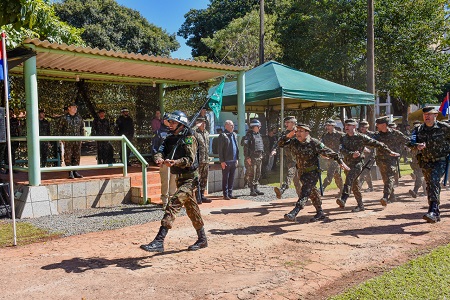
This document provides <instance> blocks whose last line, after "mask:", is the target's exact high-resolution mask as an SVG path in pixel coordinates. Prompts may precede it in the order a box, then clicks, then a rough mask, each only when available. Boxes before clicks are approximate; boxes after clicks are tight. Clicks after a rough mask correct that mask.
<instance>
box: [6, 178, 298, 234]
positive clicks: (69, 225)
mask: <svg viewBox="0 0 450 300" xmlns="http://www.w3.org/2000/svg"><path fill="white" fill-rule="evenodd" d="M259 190H260V191H262V192H264V195H260V196H257V197H253V196H250V195H249V194H250V190H249V189H239V190H235V191H234V196H236V197H238V198H239V199H244V200H251V201H257V202H269V201H273V200H276V196H275V193H274V191H273V187H272V186H268V185H260V186H259ZM210 195H213V196H222V192H217V193H212V194H210ZM294 197H297V195H296V193H295V189H293V188H292V189H288V190H287V191H286V192H285V193H284V195H283V198H294ZM163 215H164V212H163V210H162V209H161V205H157V204H148V205H137V204H122V205H119V206H115V207H108V208H89V209H83V210H76V211H74V212H72V213H64V214H59V215H55V216H44V217H39V218H33V219H21V220H17V222H25V223H29V224H32V225H33V226H35V227H38V228H41V229H44V230H48V231H50V232H52V233H58V234H61V235H62V236H71V235H78V234H84V233H88V232H96V231H104V230H112V229H118V228H123V227H126V226H132V225H140V224H145V223H148V222H152V221H159V220H161V218H162V217H163ZM184 215H186V211H185V210H184V208H183V209H182V210H181V212H180V216H184ZM8 221H11V220H9V219H8Z"/></svg>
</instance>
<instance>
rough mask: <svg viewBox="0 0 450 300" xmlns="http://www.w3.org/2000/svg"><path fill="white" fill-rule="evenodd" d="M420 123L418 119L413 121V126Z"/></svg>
mask: <svg viewBox="0 0 450 300" xmlns="http://www.w3.org/2000/svg"><path fill="white" fill-rule="evenodd" d="M420 124H422V122H420V121H414V122H413V126H419V125H420Z"/></svg>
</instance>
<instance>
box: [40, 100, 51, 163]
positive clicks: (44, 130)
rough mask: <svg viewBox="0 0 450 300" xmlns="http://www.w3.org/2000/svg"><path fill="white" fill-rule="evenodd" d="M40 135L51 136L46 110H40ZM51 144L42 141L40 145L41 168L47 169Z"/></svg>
mask: <svg viewBox="0 0 450 300" xmlns="http://www.w3.org/2000/svg"><path fill="white" fill-rule="evenodd" d="M39 135H40V136H49V135H50V122H49V121H47V120H46V119H45V110H43V109H40V110H39ZM49 146H50V143H49V142H48V141H42V142H40V145H39V151H40V152H41V167H46V165H47V157H48V148H49Z"/></svg>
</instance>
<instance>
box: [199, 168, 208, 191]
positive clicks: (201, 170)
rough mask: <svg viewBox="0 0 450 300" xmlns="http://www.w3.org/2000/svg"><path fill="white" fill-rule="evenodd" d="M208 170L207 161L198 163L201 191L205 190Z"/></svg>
mask: <svg viewBox="0 0 450 300" xmlns="http://www.w3.org/2000/svg"><path fill="white" fill-rule="evenodd" d="M208 171H209V164H208V163H200V164H199V166H198V173H199V177H198V178H199V179H198V180H199V181H200V189H201V190H202V191H205V190H206V186H207V184H208Z"/></svg>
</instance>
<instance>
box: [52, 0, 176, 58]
mask: <svg viewBox="0 0 450 300" xmlns="http://www.w3.org/2000/svg"><path fill="white" fill-rule="evenodd" d="M54 6H55V11H56V14H57V15H58V16H59V17H60V18H61V19H62V20H64V21H66V22H67V23H69V24H70V25H72V26H74V27H77V28H84V29H85V30H84V32H83V33H82V35H81V36H82V38H83V40H84V41H85V42H86V44H87V45H88V46H90V47H92V48H99V49H107V50H115V51H126V52H134V53H141V54H149V55H157V56H170V52H171V51H175V50H177V49H178V48H179V47H180V45H179V43H178V42H177V40H176V37H175V33H174V34H169V33H167V32H166V31H165V30H164V29H162V28H160V27H157V26H155V25H153V24H151V23H149V22H148V21H147V20H146V19H145V18H144V17H142V15H141V14H140V13H139V12H138V11H136V10H133V9H130V8H127V7H124V6H122V5H119V4H118V3H117V2H116V1H115V0H62V1H61V2H57V3H55V4H54Z"/></svg>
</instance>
